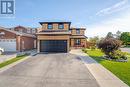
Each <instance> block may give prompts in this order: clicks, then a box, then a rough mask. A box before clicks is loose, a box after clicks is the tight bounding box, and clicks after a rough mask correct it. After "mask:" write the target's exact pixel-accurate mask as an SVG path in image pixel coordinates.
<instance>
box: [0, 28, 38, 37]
mask: <svg viewBox="0 0 130 87" xmlns="http://www.w3.org/2000/svg"><path fill="white" fill-rule="evenodd" d="M0 29H2V30H5V31H8V32H11V33H14V34H16V35H20V36H27V37H34V38H36V36H35V35H31V34H27V33H20V32H17V31H13V30H9V29H8V28H4V27H1V26H0Z"/></svg>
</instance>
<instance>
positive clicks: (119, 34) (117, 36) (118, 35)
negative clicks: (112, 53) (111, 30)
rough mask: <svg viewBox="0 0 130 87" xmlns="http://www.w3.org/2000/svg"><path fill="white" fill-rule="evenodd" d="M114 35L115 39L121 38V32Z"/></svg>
mask: <svg viewBox="0 0 130 87" xmlns="http://www.w3.org/2000/svg"><path fill="white" fill-rule="evenodd" d="M115 35H116V38H117V39H120V37H121V31H117V32H116V34H115Z"/></svg>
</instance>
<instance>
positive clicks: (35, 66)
mask: <svg viewBox="0 0 130 87" xmlns="http://www.w3.org/2000/svg"><path fill="white" fill-rule="evenodd" d="M0 87H99V85H98V83H97V82H96V80H95V78H94V77H93V76H92V74H91V73H90V72H89V70H88V69H87V68H86V66H85V65H84V64H83V63H82V62H81V60H80V59H79V58H78V57H77V56H76V55H74V54H70V53H60V54H38V55H36V56H34V57H32V58H29V59H27V60H25V61H24V62H22V63H20V64H18V65H16V66H14V67H12V68H10V69H8V70H6V71H4V72H2V73H0Z"/></svg>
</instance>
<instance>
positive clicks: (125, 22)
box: [0, 0, 130, 37]
mask: <svg viewBox="0 0 130 87" xmlns="http://www.w3.org/2000/svg"><path fill="white" fill-rule="evenodd" d="M15 5H16V14H15V17H14V18H2V17H0V26H3V27H14V26H17V25H21V26H27V27H40V24H39V23H38V22H41V21H71V22H72V25H71V26H72V27H86V28H87V29H86V36H88V37H92V36H97V35H98V36H101V37H102V36H105V35H106V34H107V33H108V32H113V33H115V32H116V31H117V30H120V31H129V32H130V1H129V0H15Z"/></svg>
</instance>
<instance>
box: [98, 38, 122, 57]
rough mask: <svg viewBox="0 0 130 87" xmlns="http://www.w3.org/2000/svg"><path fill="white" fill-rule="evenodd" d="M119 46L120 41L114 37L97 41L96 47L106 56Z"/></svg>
mask: <svg viewBox="0 0 130 87" xmlns="http://www.w3.org/2000/svg"><path fill="white" fill-rule="evenodd" d="M119 47H121V41H120V40H117V39H115V38H106V39H103V40H101V41H100V42H99V43H98V48H100V49H101V50H102V51H103V52H104V53H105V54H106V55H107V56H109V57H110V56H111V53H114V52H115V51H116V50H118V49H119Z"/></svg>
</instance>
